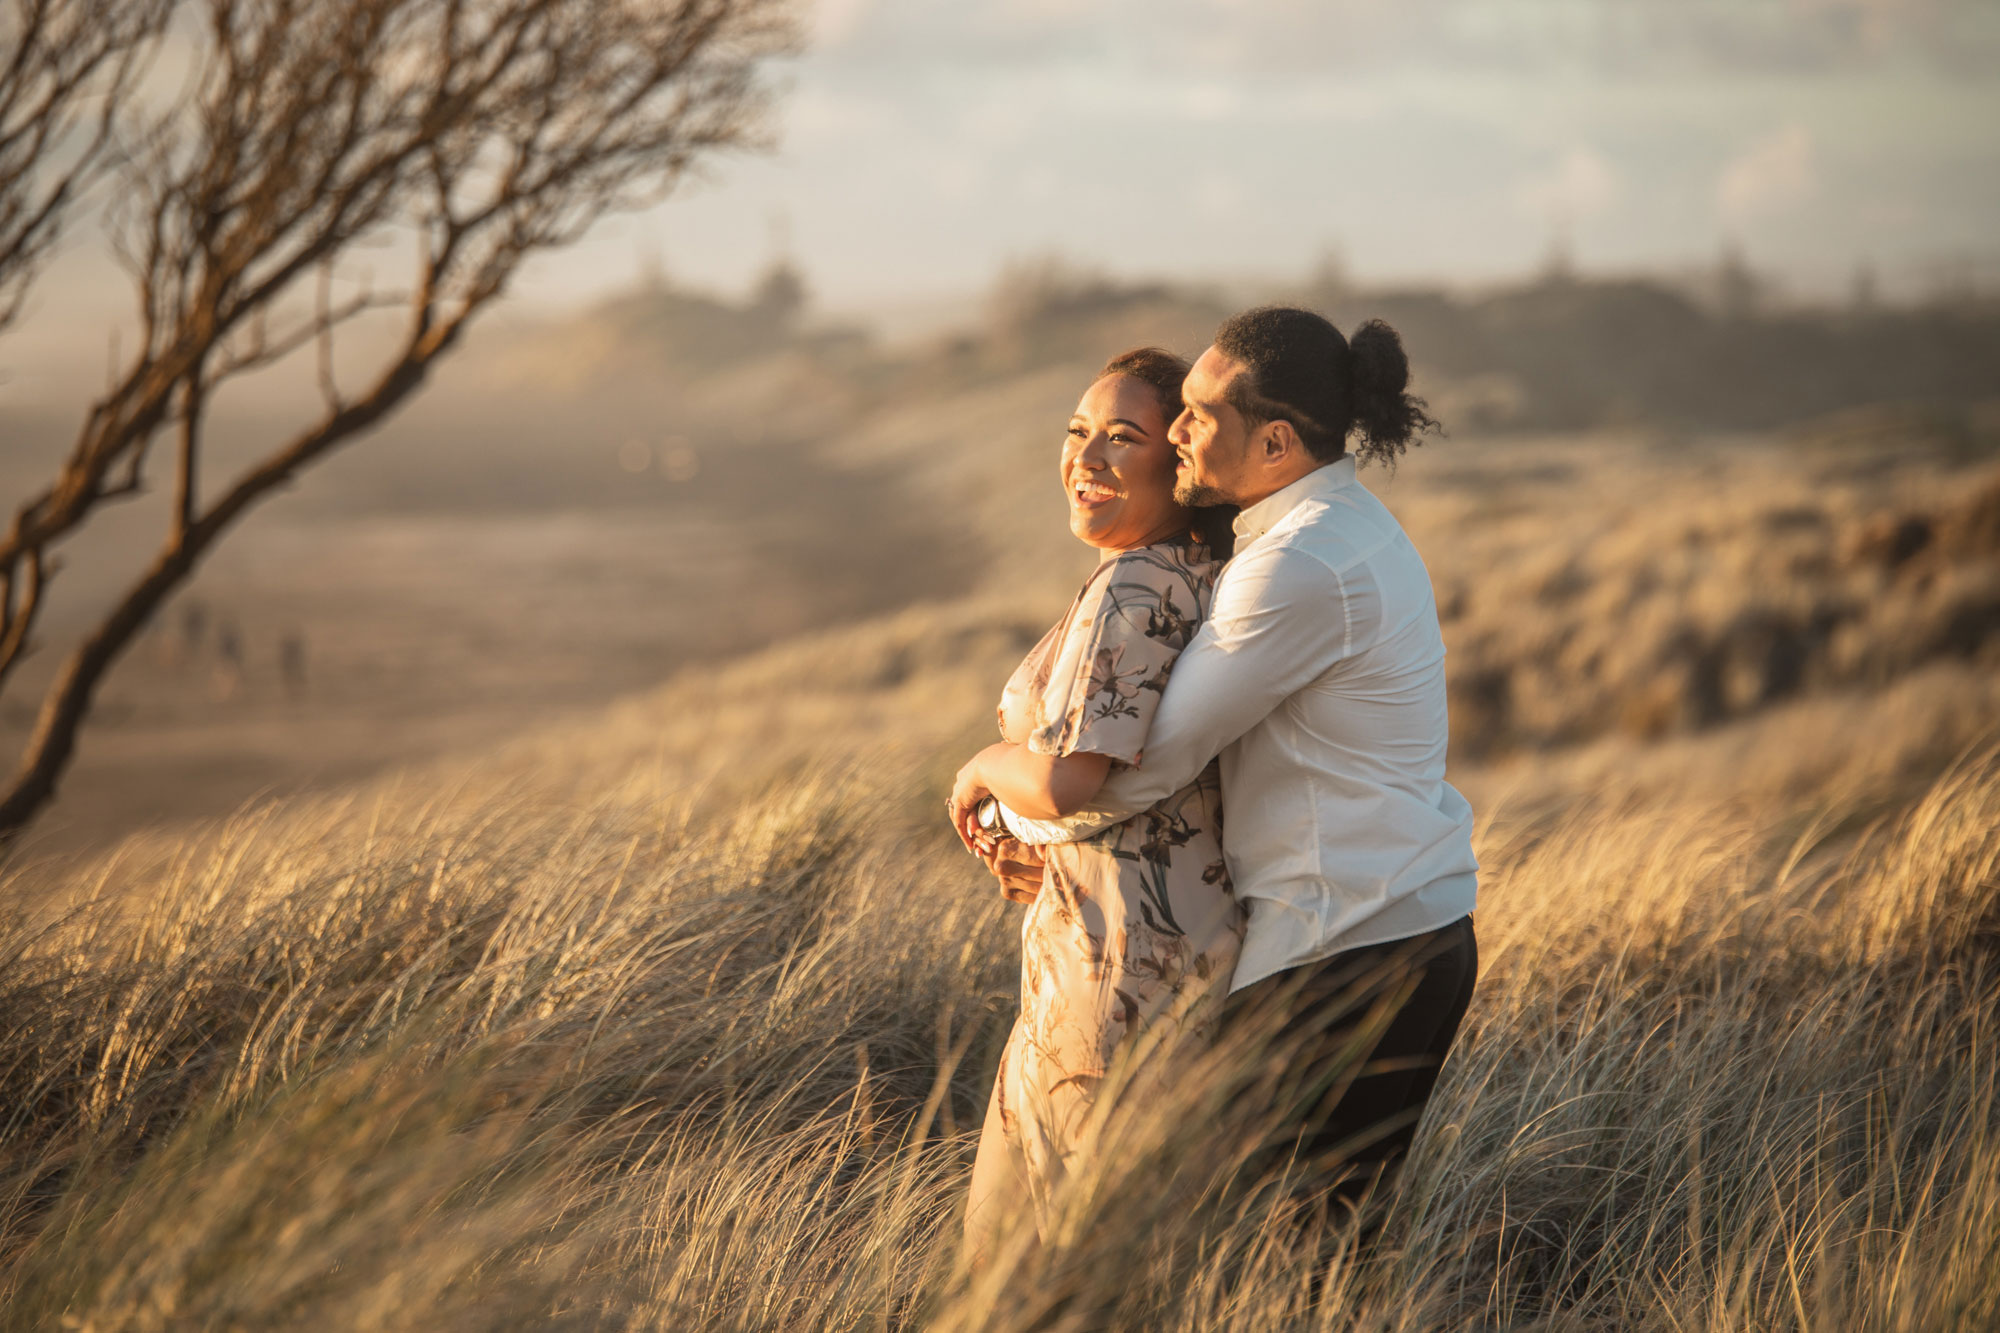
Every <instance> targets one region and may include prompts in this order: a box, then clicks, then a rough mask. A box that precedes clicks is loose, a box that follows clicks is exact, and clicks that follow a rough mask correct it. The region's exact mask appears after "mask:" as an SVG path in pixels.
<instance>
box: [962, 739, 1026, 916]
mask: <svg viewBox="0 0 2000 1333" xmlns="http://www.w3.org/2000/svg"><path fill="white" fill-rule="evenodd" d="M1008 748H1010V747H1008V746H1007V745H1006V744H1005V743H1004V742H1003V743H1001V744H999V745H991V746H988V747H987V748H986V749H985V750H982V751H980V752H979V753H978V754H976V755H974V756H972V758H971V759H969V760H968V761H966V764H965V767H963V768H961V769H959V770H958V776H957V778H956V779H954V781H953V782H952V786H951V795H950V796H948V797H947V798H945V805H946V806H947V808H948V810H949V813H950V818H951V828H952V832H954V833H956V834H958V840H959V841H960V842H962V843H964V844H965V848H966V850H967V851H969V852H971V853H972V854H973V855H974V856H976V857H978V858H979V859H980V861H981V862H983V863H984V864H985V866H986V868H987V869H988V870H989V871H991V872H992V873H993V877H994V878H995V879H997V880H999V881H1000V896H1001V897H1003V898H1005V899H1007V901H1009V902H1015V903H1032V902H1033V901H1035V898H1036V895H1038V894H1040V893H1041V891H1042V868H1043V866H1044V865H1045V864H1046V863H1047V859H1048V858H1047V855H1046V854H1045V853H1044V852H1043V851H1042V849H1041V848H1039V847H1030V846H1029V845H1028V844H1026V843H1024V842H1021V841H1020V840H1018V839H1016V838H1010V837H1008V836H1006V835H1005V834H1004V833H1002V834H995V833H993V832H991V831H989V830H987V829H983V828H981V827H979V816H978V813H977V812H978V809H979V803H980V802H981V801H982V800H984V799H985V798H986V797H987V796H988V795H990V794H991V789H990V788H989V787H988V786H987V785H986V780H985V778H984V777H983V776H981V773H980V760H981V759H982V758H984V757H986V755H987V753H988V752H989V751H992V750H1006V749H1008Z"/></svg>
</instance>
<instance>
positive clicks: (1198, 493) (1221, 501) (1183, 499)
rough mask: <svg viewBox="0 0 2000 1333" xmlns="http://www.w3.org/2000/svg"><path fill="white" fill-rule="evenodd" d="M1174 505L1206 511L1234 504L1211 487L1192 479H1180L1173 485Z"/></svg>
mask: <svg viewBox="0 0 2000 1333" xmlns="http://www.w3.org/2000/svg"><path fill="white" fill-rule="evenodd" d="M1174 503H1175V504H1178V505H1185V506H1186V507H1187V508H1189V509H1208V508H1211V507H1213V506H1215V505H1226V504H1234V503H1235V501H1233V500H1231V499H1230V498H1229V497H1228V496H1227V495H1225V494H1223V493H1222V492H1221V491H1218V490H1217V489H1215V487H1213V486H1204V485H1202V484H1201V483H1200V482H1198V481H1195V480H1194V479H1192V478H1182V479H1181V480H1179V481H1176V482H1175V483H1174Z"/></svg>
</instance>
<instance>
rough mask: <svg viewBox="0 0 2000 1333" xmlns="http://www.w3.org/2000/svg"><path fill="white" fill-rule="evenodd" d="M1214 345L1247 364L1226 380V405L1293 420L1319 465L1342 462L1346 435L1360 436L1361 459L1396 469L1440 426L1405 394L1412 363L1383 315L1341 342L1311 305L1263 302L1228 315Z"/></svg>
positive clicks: (1263, 418)
mask: <svg viewBox="0 0 2000 1333" xmlns="http://www.w3.org/2000/svg"><path fill="white" fill-rule="evenodd" d="M1215 345H1216V347H1217V348H1218V349H1220V350H1221V352H1222V353H1223V355H1225V356H1227V357H1229V358H1230V359H1231V360H1234V361H1240V362H1242V363H1243V365H1244V367H1245V370H1244V373H1242V374H1240V375H1238V376H1237V377H1236V378H1235V379H1234V380H1231V381H1230V384H1229V393H1228V402H1229V405H1230V406H1231V407H1234V408H1235V409H1236V410H1237V411H1239V412H1241V413H1242V414H1243V415H1244V417H1245V418H1247V419H1248V420H1249V421H1251V422H1252V423H1253V424H1257V425H1261V424H1263V423H1264V422H1267V421H1289V422H1291V423H1292V429H1293V430H1296V431H1297V432H1298V433H1299V438H1300V439H1302V440H1304V441H1305V445H1306V448H1307V449H1309V450H1311V451H1312V455H1313V457H1314V458H1317V459H1319V460H1320V461H1322V462H1326V463H1331V462H1332V461H1333V460H1334V459H1336V458H1339V457H1340V456H1341V455H1342V454H1344V453H1345V452H1346V451H1347V437H1348V436H1350V435H1358V436H1359V437H1360V440H1359V443H1358V444H1357V445H1356V446H1355V449H1354V453H1355V454H1356V456H1357V457H1358V458H1359V459H1360V461H1362V462H1364V463H1371V462H1372V463H1387V464H1389V465H1390V466H1392V467H1393V466H1394V465H1395V462H1396V458H1397V456H1398V455H1399V454H1401V453H1402V452H1403V450H1405V449H1407V448H1408V447H1409V446H1410V445H1412V444H1414V443H1416V442H1417V437H1418V436H1419V435H1421V434H1423V433H1424V432H1425V431H1432V430H1437V429H1439V427H1438V423H1437V422H1436V420H1435V419H1433V418H1432V417H1431V415H1430V414H1429V413H1428V412H1426V411H1425V410H1424V401H1423V399H1421V398H1414V397H1412V396H1411V395H1409V394H1408V393H1405V392H1404V390H1405V389H1406V388H1408V386H1409V383H1410V360H1409V358H1408V357H1407V356H1405V355H1404V354H1403V340H1402V339H1401V338H1399V337H1397V336H1396V331H1395V330H1394V329H1392V328H1390V327H1389V326H1388V325H1387V324H1384V323H1383V322H1382V321H1381V320H1379V319H1371V320H1369V321H1368V322H1367V323H1366V324H1363V325H1362V326H1361V327H1360V328H1358V329H1356V330H1355V331H1354V336H1353V337H1352V338H1343V337H1341V336H1340V330H1339V329H1336V328H1335V327H1333V325H1332V324H1329V323H1328V322H1327V321H1326V320H1325V319H1324V318H1322V317H1321V316H1319V315H1315V314H1314V313H1313V312H1312V311H1310V310H1300V309H1297V308H1296V307H1293V306H1275V305H1274V306H1263V307H1261V308H1259V309H1256V310H1246V311H1244V312H1243V313H1242V314H1240V315H1232V316H1230V317H1229V318H1228V319H1226V320H1224V321H1223V323H1222V327H1221V328H1219V329H1217V330H1216V331H1215Z"/></svg>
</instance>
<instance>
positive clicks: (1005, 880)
mask: <svg viewBox="0 0 2000 1333" xmlns="http://www.w3.org/2000/svg"><path fill="white" fill-rule="evenodd" d="M979 859H980V860H982V861H984V862H985V863H986V868H987V869H988V870H990V871H992V872H993V877H994V878H995V879H997V880H999V881H1000V896H1001V897H1002V898H1005V899H1006V900H1007V901H1008V902H1010V903H1032V902H1033V901H1035V898H1036V896H1037V895H1038V894H1040V893H1041V891H1042V871H1043V868H1044V867H1045V866H1046V865H1047V863H1048V854H1047V853H1046V852H1044V851H1043V850H1042V849H1041V848H1039V847H1030V846H1029V845H1028V844H1026V843H1024V842H1017V841H1015V840H1014V839H1013V838H1002V839H1000V840H999V841H998V842H995V843H992V844H990V845H989V847H988V849H987V850H985V851H982V852H980V853H979Z"/></svg>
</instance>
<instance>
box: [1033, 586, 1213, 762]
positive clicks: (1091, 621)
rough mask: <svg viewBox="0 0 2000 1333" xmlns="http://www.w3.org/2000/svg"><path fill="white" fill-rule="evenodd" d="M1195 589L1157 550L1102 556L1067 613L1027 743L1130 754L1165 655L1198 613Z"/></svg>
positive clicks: (1151, 707)
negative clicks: (1108, 558) (1104, 559)
mask: <svg viewBox="0 0 2000 1333" xmlns="http://www.w3.org/2000/svg"><path fill="white" fill-rule="evenodd" d="M1197 598H1198V594H1197V593H1196V591H1195V589H1194V587H1193V586H1192V584H1191V583H1190V581H1189V578H1188V576H1187V574H1186V572H1185V571H1183V570H1181V569H1180V568H1178V567H1177V566H1176V565H1175V563H1174V562H1173V560H1172V559H1171V558H1169V557H1166V556H1163V555H1161V554H1160V553H1158V552H1154V551H1150V550H1147V549H1143V548H1142V549H1140V550H1137V551H1128V552H1126V553H1125V554H1123V555H1120V556H1119V557H1117V558H1116V559H1115V560H1111V561H1107V562H1106V563H1105V565H1104V566H1103V567H1101V568H1100V569H1099V570H1098V571H1097V574H1096V575H1095V577H1093V578H1092V580H1091V582H1090V584H1089V586H1088V587H1086V588H1085V590H1084V593H1083V596H1082V597H1081V598H1079V599H1078V602H1077V606H1076V610H1075V612H1074V613H1073V614H1072V615H1071V617H1070V621H1069V628H1068V633H1067V634H1066V635H1065V636H1064V639H1063V642H1062V645H1061V647H1060V648H1059V649H1058V650H1057V653H1056V659H1055V662H1054V664H1053V666H1052V669H1051V670H1050V673H1049V680H1048V684H1047V685H1046V686H1045V687H1044V688H1043V690H1042V695H1041V706H1040V708H1039V710H1038V712H1037V717H1036V722H1037V726H1036V727H1035V729H1034V731H1033V732H1032V733H1030V735H1029V736H1028V741H1027V745H1028V748H1029V749H1030V750H1033V751H1034V752H1035V753H1037V754H1046V755H1054V756H1057V757H1061V756H1063V755H1069V754H1101V755H1106V756H1109V757H1110V758H1112V759H1114V760H1117V761H1119V762H1121V763H1125V764H1134V763H1137V762H1138V760H1139V754H1140V751H1142V750H1143V749H1145V746H1146V736H1147V733H1148V732H1149V731H1150V730H1151V729H1152V725H1153V714H1154V712H1155V711H1156V710H1157V709H1158V708H1159V706H1160V694H1161V692H1162V691H1163V690H1165V689H1166V685H1167V677H1168V675H1169V674H1170V673H1171V672H1172V670H1173V664H1174V659H1175V658H1177V657H1179V656H1180V652H1181V649H1182V648H1183V647H1185V646H1186V644H1187V642H1188V640H1189V638H1191V637H1192V636H1193V632H1194V628H1195V626H1196V625H1197V624H1199V623H1200V619H1201V607H1200V605H1199V604H1198V601H1197Z"/></svg>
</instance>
